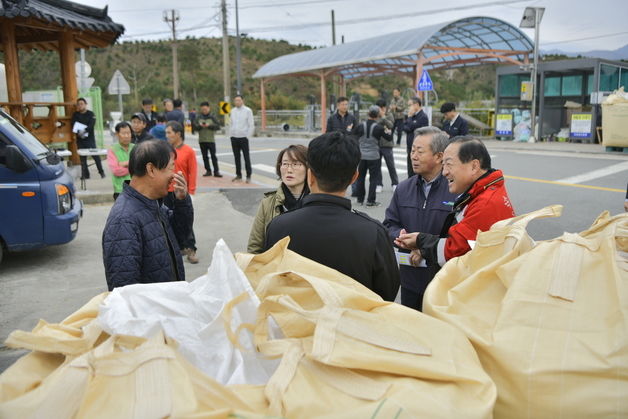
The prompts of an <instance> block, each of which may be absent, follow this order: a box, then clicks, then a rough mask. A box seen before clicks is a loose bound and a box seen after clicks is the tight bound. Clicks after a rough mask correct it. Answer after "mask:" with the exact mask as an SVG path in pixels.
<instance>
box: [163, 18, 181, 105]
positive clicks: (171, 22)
mask: <svg viewBox="0 0 628 419" xmlns="http://www.w3.org/2000/svg"><path fill="white" fill-rule="evenodd" d="M163 18H164V22H166V23H167V24H168V26H171V29H172V85H173V86H172V87H173V91H174V92H173V99H178V98H179V60H178V58H177V22H178V21H179V11H178V10H175V9H172V10H164V13H163Z"/></svg>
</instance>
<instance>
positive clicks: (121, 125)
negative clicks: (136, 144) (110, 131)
mask: <svg viewBox="0 0 628 419" xmlns="http://www.w3.org/2000/svg"><path fill="white" fill-rule="evenodd" d="M125 127H126V128H128V129H130V130H131V132H133V129H132V128H131V124H129V123H128V122H126V121H122V122H118V123H117V124H116V126H115V128H114V129H115V130H116V134H118V133H120V130H121V129H122V128H125Z"/></svg>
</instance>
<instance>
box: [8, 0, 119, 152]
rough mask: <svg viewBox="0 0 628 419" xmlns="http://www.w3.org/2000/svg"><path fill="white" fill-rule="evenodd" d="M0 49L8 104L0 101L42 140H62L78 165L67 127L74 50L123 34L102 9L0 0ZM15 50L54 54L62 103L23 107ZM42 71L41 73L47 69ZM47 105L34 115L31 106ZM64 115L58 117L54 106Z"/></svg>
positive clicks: (59, 0) (47, 0) (56, 1)
mask: <svg viewBox="0 0 628 419" xmlns="http://www.w3.org/2000/svg"><path fill="white" fill-rule="evenodd" d="M0 27H2V31H0V39H1V43H0V49H1V50H2V52H3V54H4V64H5V71H6V79H7V93H8V99H9V101H8V102H7V103H0V106H4V107H6V108H8V109H9V111H10V113H11V116H13V118H15V119H16V120H17V121H19V122H21V123H23V124H24V125H25V126H26V128H27V129H28V130H29V131H31V132H32V133H33V135H35V136H36V137H37V138H38V139H39V140H40V141H41V142H43V143H50V142H67V143H69V148H70V150H72V151H73V157H72V158H73V161H75V162H78V155H77V154H76V144H75V142H74V141H73V139H72V132H71V127H70V123H69V119H70V115H72V112H73V111H74V106H75V103H76V99H77V95H78V91H77V83H76V71H75V55H74V52H75V50H76V49H79V48H91V47H98V48H102V47H106V46H109V45H111V44H113V43H114V42H115V41H116V40H117V39H118V37H119V36H120V35H121V34H123V33H124V26H122V25H119V24H117V23H115V22H113V21H112V20H111V18H110V17H109V16H108V14H107V7H105V8H103V9H98V8H94V7H89V6H84V5H82V4H78V3H74V2H71V1H65V0H0ZM18 49H22V50H26V51H32V50H43V51H57V52H58V53H59V57H60V62H61V77H62V83H63V96H64V102H62V103H24V102H22V83H21V80H20V66H19V56H18ZM46 70H47V69H42V71H46ZM35 106H38V107H47V108H48V110H49V113H48V116H47V117H34V116H33V107H35ZM60 106H62V107H64V108H65V116H63V117H61V116H58V115H57V107H60Z"/></svg>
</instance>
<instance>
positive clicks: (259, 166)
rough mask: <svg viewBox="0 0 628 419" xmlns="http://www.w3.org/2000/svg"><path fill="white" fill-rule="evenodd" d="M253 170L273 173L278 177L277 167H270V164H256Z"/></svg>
mask: <svg viewBox="0 0 628 419" xmlns="http://www.w3.org/2000/svg"><path fill="white" fill-rule="evenodd" d="M253 169H257V170H261V171H262V172H268V173H272V174H273V175H277V173H275V167H274V166H270V165H268V164H263V163H255V164H254V165H253Z"/></svg>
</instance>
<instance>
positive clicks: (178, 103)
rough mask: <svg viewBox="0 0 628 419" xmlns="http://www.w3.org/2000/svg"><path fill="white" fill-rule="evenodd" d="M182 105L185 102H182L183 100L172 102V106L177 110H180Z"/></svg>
mask: <svg viewBox="0 0 628 419" xmlns="http://www.w3.org/2000/svg"><path fill="white" fill-rule="evenodd" d="M181 105H183V102H181V99H175V100H173V101H172V106H174V107H175V108H180V107H181Z"/></svg>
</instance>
